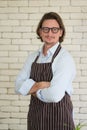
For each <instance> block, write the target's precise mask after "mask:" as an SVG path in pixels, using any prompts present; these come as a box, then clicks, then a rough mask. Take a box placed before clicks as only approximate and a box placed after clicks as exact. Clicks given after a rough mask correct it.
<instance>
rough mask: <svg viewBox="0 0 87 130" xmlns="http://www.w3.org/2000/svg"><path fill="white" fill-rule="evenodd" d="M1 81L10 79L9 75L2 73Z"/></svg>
mask: <svg viewBox="0 0 87 130" xmlns="http://www.w3.org/2000/svg"><path fill="white" fill-rule="evenodd" d="M0 81H9V77H8V76H3V75H2V76H1V75H0Z"/></svg>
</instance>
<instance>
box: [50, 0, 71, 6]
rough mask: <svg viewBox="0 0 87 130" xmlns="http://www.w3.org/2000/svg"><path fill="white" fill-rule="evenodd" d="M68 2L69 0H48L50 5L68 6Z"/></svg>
mask: <svg viewBox="0 0 87 130" xmlns="http://www.w3.org/2000/svg"><path fill="white" fill-rule="evenodd" d="M69 4H70V1H69V0H64V1H60V0H57V1H56V0H54V1H53V0H50V6H57V5H58V6H68V5H69Z"/></svg>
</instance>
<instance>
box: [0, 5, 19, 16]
mask: <svg viewBox="0 0 87 130" xmlns="http://www.w3.org/2000/svg"><path fill="white" fill-rule="evenodd" d="M17 12H18V8H17V7H5V8H0V13H2V14H5V13H6V14H9V13H17ZM7 16H8V15H7Z"/></svg>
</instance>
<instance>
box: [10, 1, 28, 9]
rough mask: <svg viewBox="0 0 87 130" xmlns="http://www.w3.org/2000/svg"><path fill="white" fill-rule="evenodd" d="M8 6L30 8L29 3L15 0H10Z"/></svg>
mask: <svg viewBox="0 0 87 130" xmlns="http://www.w3.org/2000/svg"><path fill="white" fill-rule="evenodd" d="M8 6H10V7H17V6H18V7H21V6H28V1H23V0H21V2H20V1H17V0H16V1H15V0H13V1H11V0H9V1H8Z"/></svg>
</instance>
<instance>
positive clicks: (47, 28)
mask: <svg viewBox="0 0 87 130" xmlns="http://www.w3.org/2000/svg"><path fill="white" fill-rule="evenodd" d="M41 29H42V31H43V32H44V33H49V31H50V30H51V32H52V33H58V31H59V30H60V28H58V27H53V28H49V27H42V28H41Z"/></svg>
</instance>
